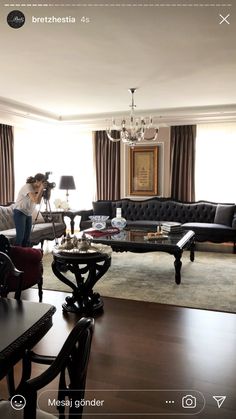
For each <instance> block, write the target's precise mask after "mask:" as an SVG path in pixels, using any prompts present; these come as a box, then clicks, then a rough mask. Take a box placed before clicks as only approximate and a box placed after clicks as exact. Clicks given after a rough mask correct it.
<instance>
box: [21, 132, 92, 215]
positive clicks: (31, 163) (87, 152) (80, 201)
mask: <svg viewBox="0 0 236 419" xmlns="http://www.w3.org/2000/svg"><path fill="white" fill-rule="evenodd" d="M14 150H15V152H14V153H15V156H14V159H15V180H16V182H15V184H16V186H15V191H16V194H17V193H18V191H19V189H20V188H21V186H23V185H24V183H25V181H26V178H27V177H28V176H33V175H35V174H36V173H38V172H42V173H45V172H48V171H50V172H52V174H51V175H50V178H49V181H50V182H55V183H56V187H55V189H53V190H52V193H51V199H50V203H51V207H52V209H53V208H54V205H53V202H54V201H55V199H57V198H60V199H62V200H65V199H66V191H62V190H59V189H58V186H59V182H60V177H61V175H72V176H74V180H75V185H76V190H72V191H69V203H70V207H71V208H73V209H83V208H87V209H89V208H91V204H92V201H93V199H94V190H95V187H94V171H93V170H94V169H93V145H92V132H90V131H89V132H88V131H84V132H82V131H79V130H75V128H74V129H72V128H70V127H68V128H60V129H58V128H55V127H54V128H52V127H46V128H41V129H38V128H34V129H22V128H15V129H14Z"/></svg>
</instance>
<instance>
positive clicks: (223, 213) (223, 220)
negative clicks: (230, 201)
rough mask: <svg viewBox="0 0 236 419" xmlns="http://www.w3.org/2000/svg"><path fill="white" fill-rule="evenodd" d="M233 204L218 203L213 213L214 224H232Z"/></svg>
mask: <svg viewBox="0 0 236 419" xmlns="http://www.w3.org/2000/svg"><path fill="white" fill-rule="evenodd" d="M234 210H235V205H222V204H218V205H217V208H216V213H215V219H214V223H215V224H224V225H226V226H229V227H231V226H232V220H233V215H234Z"/></svg>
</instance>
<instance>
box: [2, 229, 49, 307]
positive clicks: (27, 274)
mask: <svg viewBox="0 0 236 419" xmlns="http://www.w3.org/2000/svg"><path fill="white" fill-rule="evenodd" d="M0 251H1V252H3V253H5V254H7V255H8V256H9V258H10V259H11V261H12V263H13V264H14V265H15V267H16V268H17V269H18V270H20V271H22V275H21V277H20V289H19V282H18V281H16V277H15V275H13V274H12V273H10V274H9V275H8V278H7V284H6V286H5V291H4V294H3V293H1V296H2V297H6V296H7V294H8V293H9V292H15V298H18V299H20V297H21V291H23V290H25V289H27V288H31V287H32V286H34V285H38V294H39V301H40V302H41V301H42V296H43V289H42V288H43V265H42V257H43V252H42V250H41V249H34V248H31V247H20V246H11V245H10V243H9V241H8V239H7V238H6V237H5V236H3V235H0Z"/></svg>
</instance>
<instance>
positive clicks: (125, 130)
mask: <svg viewBox="0 0 236 419" xmlns="http://www.w3.org/2000/svg"><path fill="white" fill-rule="evenodd" d="M136 90H137V89H135V88H131V89H129V92H130V93H131V96H132V102H131V105H130V108H131V111H130V116H129V118H128V120H125V119H123V120H122V121H121V126H120V127H117V124H116V121H115V120H114V119H113V120H112V126H111V127H110V128H108V129H107V130H106V133H107V136H108V138H109V140H110V141H113V142H118V141H122V142H123V143H125V144H127V145H129V146H131V147H133V146H135V145H136V144H137V143H138V142H139V141H150V140H151V141H155V140H156V139H157V136H158V128H155V127H153V124H152V118H151V117H148V118H143V117H142V118H138V117H135V116H134V108H136V105H135V104H134V93H135V92H136ZM113 130H116V131H117V130H118V131H120V138H114V137H113V136H112V131H113ZM147 130H148V133H149V135H147V136H146V135H145V134H146V133H147ZM150 133H151V135H150Z"/></svg>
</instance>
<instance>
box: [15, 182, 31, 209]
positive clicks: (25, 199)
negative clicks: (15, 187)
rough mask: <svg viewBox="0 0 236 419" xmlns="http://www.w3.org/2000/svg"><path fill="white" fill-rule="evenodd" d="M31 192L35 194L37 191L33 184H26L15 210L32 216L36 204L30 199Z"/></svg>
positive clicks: (18, 197) (21, 190)
mask: <svg viewBox="0 0 236 419" xmlns="http://www.w3.org/2000/svg"><path fill="white" fill-rule="evenodd" d="M29 192H32V193H35V190H34V188H33V186H32V184H31V183H26V184H25V185H24V186H22V188H21V189H20V191H19V193H18V196H17V199H16V202H15V205H14V208H15V209H17V210H19V211H21V212H23V213H24V214H25V215H32V213H33V211H34V209H35V207H36V203H35V202H32V201H31V199H30V197H29Z"/></svg>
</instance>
